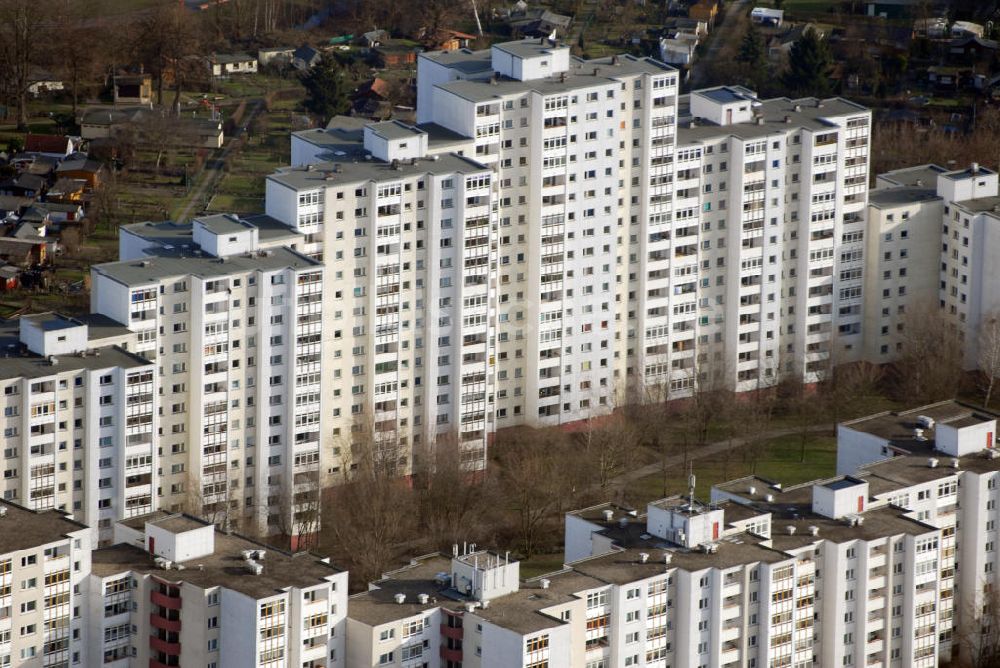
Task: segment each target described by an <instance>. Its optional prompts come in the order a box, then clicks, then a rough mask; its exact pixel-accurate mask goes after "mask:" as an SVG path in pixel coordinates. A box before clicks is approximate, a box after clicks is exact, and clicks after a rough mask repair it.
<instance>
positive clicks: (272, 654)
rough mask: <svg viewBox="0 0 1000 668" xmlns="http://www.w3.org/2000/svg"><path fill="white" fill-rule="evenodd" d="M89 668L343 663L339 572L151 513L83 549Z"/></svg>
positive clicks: (204, 525)
mask: <svg viewBox="0 0 1000 668" xmlns="http://www.w3.org/2000/svg"><path fill="white" fill-rule="evenodd" d="M92 568H93V570H92V574H91V576H90V578H89V579H88V582H87V596H88V598H89V607H88V608H87V609H86V611H85V615H86V618H87V620H88V622H87V634H88V637H87V647H88V652H89V653H88V655H87V657H86V660H85V662H84V664H85V665H88V666H98V665H105V666H110V667H113V668H118V667H122V668H124V667H126V666H140V665H141V666H147V665H148V666H150V667H151V668H161V667H163V666H215V667H216V668H227V667H230V666H231V667H233V668H236V667H237V666H239V667H240V668H243V667H244V666H249V667H256V666H261V667H264V666H302V667H303V668H333V667H335V666H343V665H345V663H344V656H345V645H344V641H345V636H346V633H345V622H344V618H345V615H346V612H347V573H346V572H344V571H340V570H338V569H336V568H334V567H333V566H331V565H330V564H329V562H328V561H327V560H322V559H318V558H317V557H315V556H312V555H310V554H307V553H304V552H300V553H297V554H295V555H292V554H288V553H286V552H282V551H280V550H275V549H273V548H271V547H267V546H264V545H262V544H260V543H255V542H253V541H250V540H247V539H245V538H241V537H239V536H237V535H234V534H229V533H225V532H222V531H219V530H217V529H216V527H214V526H213V525H212V524H210V523H208V522H205V521H203V520H199V519H196V518H194V517H192V516H189V515H183V514H170V513H166V512H159V513H155V514H152V515H147V516H145V517H141V518H135V519H130V520H126V521H124V522H121V523H118V524H116V525H115V545H113V546H111V547H106V548H102V549H99V550H96V551H95V552H94V553H93V555H92Z"/></svg>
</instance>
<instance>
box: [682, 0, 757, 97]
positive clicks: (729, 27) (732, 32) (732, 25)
mask: <svg viewBox="0 0 1000 668" xmlns="http://www.w3.org/2000/svg"><path fill="white" fill-rule="evenodd" d="M747 1H748V0H736V1H735V2H729V3H726V5H725V7H724V9H723V10H722V11H723V14H722V16H720V17H719V19H718V20H717V21H716V22H715V25H716V26H718V28H716V29H715V30H714V31H712V33H711V34H709V36H708V49H706V50H705V53H704V54H702V56H701V57H700V58H698V59H697V60H695V61H694V64H693V65H692V66H691V77H690V80H691V88H692V90H693V89H694V88H697V87H698V86H700V85H701V83H702V82H703V81H704V80H705V76H706V74H707V73H708V69H709V68H711V67H712V66H713V65H714V64H715V62H716V58H717V57H718V55H719V50H720V49H721V48H722V47H723V45H725V44H733V43H736V42H738V41H739V40H740V38H741V37H742V35H737V34H736V29H737V27H738V25H739V24H738V23H737V21H736V17H737V16H739V14H740V13H741V12H743V11H744V9H746V4H747Z"/></svg>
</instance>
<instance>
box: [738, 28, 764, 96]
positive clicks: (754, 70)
mask: <svg viewBox="0 0 1000 668" xmlns="http://www.w3.org/2000/svg"><path fill="white" fill-rule="evenodd" d="M736 62H738V63H740V64H741V65H742V66H743V70H744V72H745V73H746V77H747V79H748V83H749V84H750V85H751V86H752V87H753V88H756V89H759V88H760V87H761V86H762V84H763V83H764V82H765V81H766V79H767V53H766V48H765V46H764V38H763V36H762V35H761V34H760V31H758V30H757V29H756V28H755V27H754V26H753V25H750V26H747V31H746V32H745V33H743V41H742V42H741V43H740V50H739V53H737V54H736Z"/></svg>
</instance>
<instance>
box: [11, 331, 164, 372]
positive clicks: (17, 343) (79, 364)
mask: <svg viewBox="0 0 1000 668" xmlns="http://www.w3.org/2000/svg"><path fill="white" fill-rule="evenodd" d="M23 349H24V348H23V346H22V344H21V336H20V327H19V323H18V321H17V320H0V356H2V360H0V380H10V379H12V378H45V377H48V376H55V375H56V374H60V373H72V372H75V371H82V370H85V369H86V370H91V371H93V370H97V369H107V368H110V367H114V366H119V367H122V368H124V369H134V368H138V367H142V366H147V365H149V366H150V367H152V364H153V363H152V362H150V361H149V360H147V359H144V358H142V357H139V356H138V355H135V354H133V353H130V352H128V351H126V350H123V349H122V348H119V347H118V346H102V347H98V348H96V349H94V350H93V351H91V352H89V353H88V354H87V355H85V356H81V355H56V356H54V357H53V359H54V360H55V364H53V363H52V362H50V361H49V360H48V359H47V358H45V357H42V356H40V355H35V354H34V353H22V352H21V351H22V350H23Z"/></svg>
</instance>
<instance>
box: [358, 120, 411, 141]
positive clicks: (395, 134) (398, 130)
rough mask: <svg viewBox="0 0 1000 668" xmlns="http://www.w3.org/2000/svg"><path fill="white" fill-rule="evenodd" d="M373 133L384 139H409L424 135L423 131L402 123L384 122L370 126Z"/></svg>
mask: <svg viewBox="0 0 1000 668" xmlns="http://www.w3.org/2000/svg"><path fill="white" fill-rule="evenodd" d="M368 127H369V128H371V130H372V132H374V133H375V134H377V135H378V136H379V137H382V138H383V139H408V138H409V137H415V136H418V135H421V134H424V133H423V131H422V130H420V129H419V128H416V127H414V126H412V125H407V124H406V123H403V122H402V121H383V122H381V123H372V124H370V125H369V126H368Z"/></svg>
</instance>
